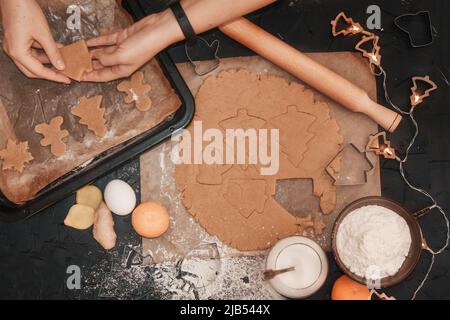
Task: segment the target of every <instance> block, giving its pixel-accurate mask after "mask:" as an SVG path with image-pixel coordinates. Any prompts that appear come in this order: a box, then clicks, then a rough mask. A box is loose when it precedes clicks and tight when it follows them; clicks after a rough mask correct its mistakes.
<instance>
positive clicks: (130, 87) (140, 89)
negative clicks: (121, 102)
mask: <svg viewBox="0 0 450 320" xmlns="http://www.w3.org/2000/svg"><path fill="white" fill-rule="evenodd" d="M117 90H118V91H120V92H124V93H126V94H127V96H126V97H125V103H133V102H135V103H136V108H138V110H139V111H148V110H150V108H151V107H152V100H151V99H150V97H149V96H148V93H149V92H150V91H151V90H152V87H151V86H150V85H149V84H147V83H145V79H144V73H143V72H141V71H139V72H136V73H135V74H133V75H132V76H131V79H130V80H125V81H123V82H121V83H120V84H119V85H118V86H117Z"/></svg>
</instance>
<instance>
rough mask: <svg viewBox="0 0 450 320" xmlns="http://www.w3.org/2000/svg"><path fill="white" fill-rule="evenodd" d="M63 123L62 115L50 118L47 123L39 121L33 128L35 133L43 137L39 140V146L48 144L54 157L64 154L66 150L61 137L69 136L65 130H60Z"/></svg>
mask: <svg viewBox="0 0 450 320" xmlns="http://www.w3.org/2000/svg"><path fill="white" fill-rule="evenodd" d="M63 123H64V119H63V117H55V118H53V119H52V120H50V123H49V124H47V123H41V124H39V125H37V126H36V127H35V128H34V130H35V131H36V132H37V133H39V134H41V135H43V136H44V139H42V140H41V146H43V147H47V146H50V150H51V152H52V153H53V155H54V156H56V157H60V156H62V155H64V153H66V150H67V147H66V144H65V143H64V142H63V139H64V138H66V137H68V136H69V132H68V131H67V130H61V126H62V124H63Z"/></svg>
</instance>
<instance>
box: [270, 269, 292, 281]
mask: <svg viewBox="0 0 450 320" xmlns="http://www.w3.org/2000/svg"><path fill="white" fill-rule="evenodd" d="M292 271H295V267H290V268H285V269H280V270H266V271H264V273H263V277H262V278H263V281H269V280H272V279H273V278H275V277H277V276H279V275H280V274H283V273H287V272H292Z"/></svg>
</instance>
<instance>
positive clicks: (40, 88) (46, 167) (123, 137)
mask: <svg viewBox="0 0 450 320" xmlns="http://www.w3.org/2000/svg"><path fill="white" fill-rule="evenodd" d="M39 2H40V3H41V4H42V6H43V8H44V9H45V10H44V11H45V14H46V16H47V18H48V21H49V23H50V26H51V29H52V31H53V33H54V36H55V40H56V41H57V42H60V43H62V44H70V43H72V42H75V41H77V40H80V39H87V38H90V37H94V36H98V35H100V33H104V32H109V31H113V30H117V29H119V28H121V27H125V26H127V25H129V24H130V20H129V19H128V18H127V16H126V15H125V14H124V13H123V12H122V11H121V10H120V9H119V7H118V6H117V4H116V2H115V1H114V0H96V1H94V0H87V1H75V2H74V1H69V0H64V1H63V0H60V1H39ZM71 4H76V5H79V6H80V8H81V18H82V22H81V31H79V30H70V29H68V28H67V25H66V20H67V18H68V17H69V15H68V14H67V13H66V11H67V7H68V6H69V5H71ZM0 31H1V30H0ZM0 70H1V71H2V77H1V79H0V115H1V116H2V119H1V122H0V123H1V124H2V129H1V130H0V150H1V149H4V147H5V146H6V141H7V140H8V138H12V139H14V140H17V141H28V143H29V147H30V152H31V153H32V155H33V157H34V160H33V161H32V162H31V163H29V164H27V166H26V167H25V169H24V171H23V173H18V172H15V171H13V170H0V189H1V191H2V192H3V193H4V194H5V195H6V196H7V197H8V198H9V199H10V200H11V201H13V202H15V203H23V202H26V201H29V200H31V199H33V198H34V197H35V195H36V194H37V193H38V192H39V191H40V190H42V189H43V188H45V187H46V186H47V185H48V184H50V183H51V182H53V181H55V180H57V179H58V178H60V177H61V176H63V175H64V174H66V173H68V172H70V171H72V170H73V169H75V168H78V167H80V166H81V165H82V164H84V163H86V162H88V161H90V160H91V159H93V158H94V157H96V156H97V155H99V154H100V153H102V152H104V151H106V150H109V149H110V148H112V147H114V146H117V145H118V144H121V143H123V142H125V141H127V140H129V139H131V138H133V137H135V136H137V135H139V134H141V133H143V132H145V131H147V130H149V129H151V128H153V127H155V126H156V125H158V124H159V123H161V122H162V121H163V120H164V119H166V118H167V117H168V116H169V115H171V114H172V113H174V112H175V111H176V110H177V109H178V108H179V107H180V105H181V102H180V100H179V97H178V96H177V95H176V94H175V92H174V90H173V88H172V87H171V85H170V84H169V82H168V80H167V79H166V78H165V76H164V75H163V72H162V70H161V68H160V67H159V64H158V63H157V61H155V60H152V61H150V62H149V63H148V64H147V65H145V66H144V67H143V68H142V72H143V73H144V75H145V81H146V83H148V84H149V85H151V87H152V91H151V92H150V93H148V95H149V97H150V99H151V100H152V104H153V107H152V108H151V110H149V111H147V112H140V111H139V110H137V109H136V108H135V107H134V106H133V105H130V104H126V103H125V102H124V99H125V97H126V94H124V93H121V92H118V91H117V89H116V88H117V85H118V84H119V83H120V81H113V82H110V83H105V84H94V83H73V84H71V85H62V84H57V83H53V82H49V81H44V80H32V79H28V78H26V77H25V76H24V75H23V74H22V73H21V72H20V71H19V70H18V69H17V67H16V66H15V65H14V64H13V63H12V62H11V60H10V59H9V58H8V57H7V56H6V55H5V53H4V52H3V51H1V52H0ZM97 95H102V96H103V101H102V107H103V108H105V109H106V110H105V119H106V128H107V133H106V134H105V136H104V137H101V138H99V137H97V136H96V135H95V134H94V133H93V132H91V131H90V130H89V129H88V128H87V127H86V126H84V125H81V124H80V123H79V120H80V119H79V118H77V117H75V116H74V115H72V114H71V110H72V108H74V107H75V106H77V105H78V104H79V102H80V98H81V97H94V96H97ZM2 105H3V106H4V108H1V106H2ZM4 115H6V116H7V118H6V117H4ZM57 116H61V117H63V119H64V124H63V126H62V129H65V130H68V131H69V133H70V137H68V138H66V139H65V141H64V142H65V143H66V144H67V151H66V152H65V153H64V155H62V156H60V157H55V156H54V155H53V154H52V153H51V151H50V148H48V147H42V146H41V144H40V141H41V139H42V135H40V134H38V133H36V132H35V131H34V128H35V126H36V125H38V124H41V123H48V122H50V120H51V119H53V118H55V117H57ZM3 125H4V126H3Z"/></svg>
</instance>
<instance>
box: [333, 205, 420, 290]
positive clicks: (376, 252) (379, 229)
mask: <svg viewBox="0 0 450 320" xmlns="http://www.w3.org/2000/svg"><path fill="white" fill-rule="evenodd" d="M422 242H423V241H422V232H421V230H420V226H419V224H418V222H417V219H416V218H415V217H414V216H413V214H412V213H410V212H409V211H408V210H407V209H405V208H404V207H403V206H401V205H400V204H398V203H396V202H394V201H392V200H389V199H386V198H383V197H368V198H363V199H360V200H357V201H356V202H354V203H352V204H350V205H349V206H348V207H347V208H345V209H344V210H343V212H342V213H341V214H340V215H339V217H338V219H337V220H336V223H335V226H334V230H333V233H332V246H333V253H334V257H335V259H336V262H337V264H338V265H339V267H340V268H341V269H342V270H343V271H344V272H345V273H346V274H347V275H348V276H350V277H351V278H352V279H354V280H356V281H358V282H360V283H363V284H368V285H370V286H374V287H381V288H386V287H390V286H393V285H396V284H398V283H400V282H401V281H403V280H404V279H405V278H407V277H408V276H409V275H410V274H411V272H412V271H413V270H414V268H415V267H416V266H417V263H418V262H419V258H420V254H421V251H422Z"/></svg>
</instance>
